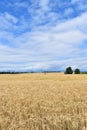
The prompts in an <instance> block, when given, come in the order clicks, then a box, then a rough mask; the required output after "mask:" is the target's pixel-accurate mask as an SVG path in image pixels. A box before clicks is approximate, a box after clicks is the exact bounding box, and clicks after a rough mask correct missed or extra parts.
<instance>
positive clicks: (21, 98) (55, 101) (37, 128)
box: [0, 73, 87, 130]
mask: <svg viewBox="0 0 87 130" xmlns="http://www.w3.org/2000/svg"><path fill="white" fill-rule="evenodd" d="M0 130H87V75H85V74H84V75H81V74H80V75H64V74H62V73H48V74H44V73H37V74H34V73H33V74H18V75H17V74H13V75H9V74H7V75H6V74H4V75H0Z"/></svg>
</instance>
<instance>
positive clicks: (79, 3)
mask: <svg viewBox="0 0 87 130" xmlns="http://www.w3.org/2000/svg"><path fill="white" fill-rule="evenodd" d="M67 66H72V68H73V69H74V68H77V67H79V68H80V69H81V70H87V1H86V0H9V1H7V0H1V1H0V71H2V70H3V71H7V70H12V71H14V70H15V71H32V70H33V71H39V70H42V71H43V70H65V68H66V67H67Z"/></svg>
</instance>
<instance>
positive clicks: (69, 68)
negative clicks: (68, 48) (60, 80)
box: [65, 67, 73, 74]
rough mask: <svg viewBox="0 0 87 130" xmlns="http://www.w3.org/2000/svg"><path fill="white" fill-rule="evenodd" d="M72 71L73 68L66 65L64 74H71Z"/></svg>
mask: <svg viewBox="0 0 87 130" xmlns="http://www.w3.org/2000/svg"><path fill="white" fill-rule="evenodd" d="M72 73H73V70H72V68H71V67H67V68H66V70H65V74H72Z"/></svg>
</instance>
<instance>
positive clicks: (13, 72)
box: [0, 71, 87, 74]
mask: <svg viewBox="0 0 87 130" xmlns="http://www.w3.org/2000/svg"><path fill="white" fill-rule="evenodd" d="M61 72H63V71H37V72H36V71H26V72H22V71H21V72H19V71H17V72H16V71H1V72H0V74H24V73H61ZM81 74H87V71H82V72H81Z"/></svg>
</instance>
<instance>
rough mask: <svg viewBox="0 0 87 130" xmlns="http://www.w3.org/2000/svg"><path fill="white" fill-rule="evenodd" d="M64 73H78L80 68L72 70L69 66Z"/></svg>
mask: <svg viewBox="0 0 87 130" xmlns="http://www.w3.org/2000/svg"><path fill="white" fill-rule="evenodd" d="M64 73H65V74H73V73H74V74H80V73H81V72H80V69H78V68H76V69H75V70H73V69H72V68H71V67H67V68H66V70H65V72H64Z"/></svg>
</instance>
